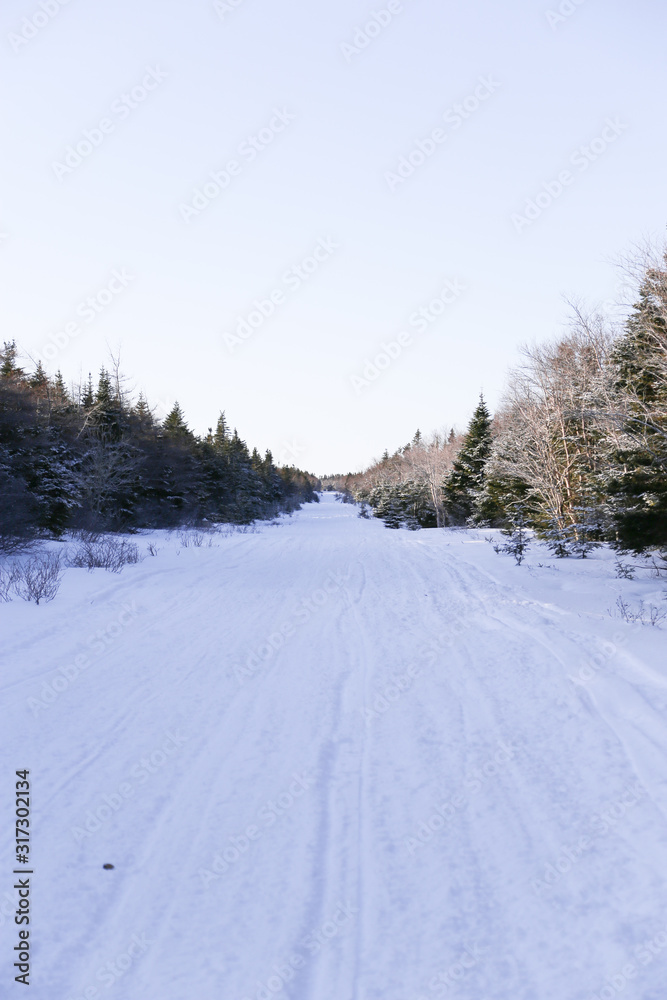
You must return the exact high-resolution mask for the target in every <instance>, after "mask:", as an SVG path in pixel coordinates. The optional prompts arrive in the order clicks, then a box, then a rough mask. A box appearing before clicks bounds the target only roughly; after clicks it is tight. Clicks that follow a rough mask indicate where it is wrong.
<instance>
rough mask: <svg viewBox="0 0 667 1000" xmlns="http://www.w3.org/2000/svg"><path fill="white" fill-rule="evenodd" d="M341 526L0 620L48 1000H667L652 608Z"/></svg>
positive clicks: (501, 563) (282, 531) (295, 521)
mask: <svg viewBox="0 0 667 1000" xmlns="http://www.w3.org/2000/svg"><path fill="white" fill-rule="evenodd" d="M356 514H357V510H356V508H355V507H354V506H351V505H345V504H340V503H336V502H335V501H334V499H333V496H332V495H330V494H324V495H323V496H322V502H321V503H319V504H309V505H307V506H305V507H304V508H303V509H302V510H301V511H300V512H299V513H297V514H295V515H294V516H293V517H291V518H286V517H285V518H282V519H281V522H280V524H279V525H264V526H260V527H259V528H258V530H257V531H256V532H253V533H247V534H238V533H237V534H233V535H230V536H228V537H223V536H216V538H215V543H214V545H213V546H212V547H205V546H204V547H200V548H197V547H184V546H183V544H182V542H181V541H179V537H178V535H177V534H172V535H168V534H167V533H164V532H162V533H160V532H157V533H154V534H152V535H150V536H141V537H140V538H139V539H138V543H139V547H140V549H141V550H142V551H145V550H146V548H147V545H148V542H149V541H151V542H153V543H154V544H155V545H156V546H157V549H158V551H157V554H156V555H155V556H151V555H146V558H145V559H144V560H143V561H142V562H140V563H139V564H137V565H133V566H126V567H125V569H124V570H123V572H122V573H121V574H119V575H114V574H111V573H107V572H105V571H103V570H95V571H93V572H91V573H88V572H86V571H85V570H83V569H68V570H67V571H66V573H65V576H64V579H63V584H62V587H61V590H60V593H59V594H58V596H57V597H56V599H55V600H54V601H53V602H51V603H49V604H45V605H40V606H39V607H36V606H35V605H34V604H28V603H24V602H22V601H18V600H16V601H13V602H12V603H10V604H2V605H0V629H1V632H2V658H3V661H4V663H3V668H2V678H1V681H0V684H1V689H2V701H3V705H4V709H5V718H6V719H7V730H6V731H5V734H4V738H3V740H2V762H3V769H2V773H3V775H4V779H3V781H4V784H3V788H2V793H1V794H2V801H3V815H4V816H5V829H10V832H11V822H12V817H11V815H10V808H12V807H13V798H12V796H13V781H14V778H13V775H14V772H15V771H16V769H18V768H29V769H30V771H31V780H32V786H33V793H32V798H33V802H32V808H33V822H34V828H33V831H32V832H33V842H34V854H33V856H32V862H33V866H34V875H33V876H32V878H33V924H32V925H31V926H32V933H31V943H32V946H33V948H34V954H33V956H32V976H33V985H32V989H31V991H30V996H31V998H32V1000H82V998H87V1000H93V998H98V997H99V998H106V997H109V998H110V1000H195V998H196V1000H267V998H269V997H271V998H277V1000H282V998H290V1000H418V998H423V1000H431V998H434V1000H435V998H439V997H443V996H447V997H450V996H451V997H456V998H459V1000H591V998H600V1000H602V998H610V997H614V996H616V995H619V994H620V995H622V996H623V998H624V1000H664V997H665V982H667V658H666V657H665V636H666V634H667V632H666V630H665V628H651V627H646V626H642V625H639V624H628V623H626V622H625V621H623V620H622V619H621V618H620V617H613V616H612V615H610V614H609V611H608V609H612V611H614V608H615V606H616V600H617V597H618V596H619V595H623V597H624V599H625V600H626V601H628V602H629V604H630V606H633V607H636V606H637V604H638V601H639V600H640V598H641V599H643V600H644V601H645V603H646V605H647V606H648V605H649V604H651V603H652V604H653V605H655V606H662V607H663V608H664V607H666V605H665V604H664V602H663V600H662V593H661V591H662V589H664V583H663V584H662V586H661V583H660V581H658V580H655V579H651V578H650V577H649V576H648V574H646V573H643V574H641V577H642V578H641V579H639V578H638V579H637V580H625V579H617V578H616V576H615V573H614V567H613V563H614V558H613V556H612V555H611V554H610V553H609V552H608V551H598V552H596V553H594V554H593V555H592V556H591V558H589V559H587V560H585V561H574V560H555V559H554V558H553V557H552V556H550V555H549V553H548V552H547V551H545V550H544V549H543V548H541V547H536V546H534V547H533V548H532V549H531V551H530V554H529V557H528V559H527V561H526V563H525V564H524V565H523V566H521V567H518V566H516V565H515V564H514V562H513V560H512V559H511V558H510V557H508V556H498V555H496V554H495V553H494V552H493V549H492V547H491V546H490V545H488V544H486V542H485V541H484V535H485V534H489V532H483V531H479V532H476V531H469V532H465V531H448V530H425V531H416V532H409V531H405V530H401V531H390V530H387V529H385V528H384V527H383V525H382V524H381V523H380V522H379V521H375V520H363V519H360V518H358V517H357V516H356ZM50 544H52V546H55V545H56V544H57V543H50ZM538 563H542V566H541V567H540V568H538ZM4 844H5V847H4V848H3V867H2V871H3V885H4V887H3V889H2V893H0V895H1V902H2V905H1V909H0V914H1V915H0V922H1V923H2V938H3V941H4V942H5V943H4V945H3V948H2V956H1V958H2V962H3V974H4V979H5V980H6V981H8V982H10V983H11V985H12V989H11V990H10V991H9V992H8V994H7V995H10V994H11V995H12V996H14V995H17V996H22V995H23V994H22V987H21V985H20V984H14V983H13V975H14V974H13V973H12V971H11V968H10V966H11V963H12V961H13V959H12V958H10V957H9V956H10V954H11V949H12V947H13V946H14V944H15V943H16V928H15V926H14V923H13V913H14V910H15V907H16V892H15V890H13V889H12V881H11V879H12V878H13V877H14V876H12V875H11V871H12V869H13V867H14V860H13V856H12V853H11V852H10V850H9V848H7V846H6V845H7V839H6V838H5V839H4ZM10 846H11V847H13V843H12V844H11V845H10ZM105 864H111V865H113V866H114V868H113V869H109V870H105V869H104V868H103V865H105Z"/></svg>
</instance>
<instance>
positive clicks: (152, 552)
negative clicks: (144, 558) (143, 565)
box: [148, 542, 160, 556]
mask: <svg viewBox="0 0 667 1000" xmlns="http://www.w3.org/2000/svg"><path fill="white" fill-rule="evenodd" d="M159 551H160V550H159V548H158V547H157V545H156V544H155V543H154V542H149V543H148V554H149V556H156V555H157V554H158V552H159Z"/></svg>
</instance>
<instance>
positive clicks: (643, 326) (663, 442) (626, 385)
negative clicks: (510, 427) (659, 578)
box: [600, 257, 667, 552]
mask: <svg viewBox="0 0 667 1000" xmlns="http://www.w3.org/2000/svg"><path fill="white" fill-rule="evenodd" d="M666 354H667V257H666V258H665V270H656V269H654V270H650V271H649V272H647V276H646V279H645V281H644V283H643V285H642V287H641V289H640V296H639V300H638V302H637V303H636V305H635V306H634V309H633V312H632V314H631V315H630V317H629V318H628V321H627V324H626V330H625V333H624V334H623V336H622V337H621V338H620V340H619V341H618V342H617V344H616V346H615V348H614V350H613V351H612V355H611V368H612V378H613V387H614V389H615V390H616V392H617V394H618V398H619V401H620V410H621V413H622V430H623V431H624V437H623V440H622V442H621V446H620V447H619V448H617V449H616V450H615V451H614V452H613V453H612V455H611V463H610V468H609V469H608V470H607V471H606V472H605V473H603V474H602V475H601V476H600V483H601V488H602V489H603V491H604V492H605V493H606V494H607V496H608V497H609V509H610V513H611V519H612V532H611V537H612V541H614V542H616V544H617V545H618V546H619V547H620V548H623V549H631V550H633V551H636V552H641V551H643V550H644V549H646V548H649V547H651V546H661V547H665V546H667V417H666V416H665V414H667V382H666V380H665V361H664V359H665V355H666Z"/></svg>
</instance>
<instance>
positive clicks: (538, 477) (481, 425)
mask: <svg viewBox="0 0 667 1000" xmlns="http://www.w3.org/2000/svg"><path fill="white" fill-rule="evenodd" d="M625 266H626V269H627V270H629V272H630V273H631V276H632V277H633V278H634V281H635V287H636V288H637V289H638V292H637V295H636V301H635V302H634V303H632V304H631V305H630V307H629V308H628V309H627V310H626V315H625V317H624V319H623V321H622V322H620V323H619V322H618V321H616V322H614V321H613V319H612V318H610V316H608V315H605V314H604V313H600V312H588V311H586V310H585V309H584V308H583V307H582V306H581V305H576V304H575V305H573V306H572V308H571V314H570V322H569V325H568V327H567V330H566V332H565V333H564V335H563V336H561V337H559V338H558V339H556V340H554V341H552V342H547V343H544V342H542V343H540V344H538V345H537V346H527V347H524V348H523V349H522V357H521V363H520V364H519V365H517V366H516V367H515V368H514V369H513V370H511V371H510V374H509V377H508V379H507V384H506V387H505V392H504V395H503V398H502V401H501V404H500V406H499V407H498V410H497V412H496V413H495V414H493V415H492V414H491V413H490V411H489V409H488V407H487V405H486V403H485V401H484V399H483V397H480V399H479V402H478V404H477V407H476V409H475V411H474V413H473V416H472V419H471V420H470V423H469V426H468V428H467V431H466V432H465V433H464V434H461V433H457V432H456V431H455V430H454V429H451V430H450V431H449V432H444V433H442V432H441V433H434V434H432V435H430V436H429V437H425V436H423V435H422V434H421V432H420V431H417V432H416V434H415V435H414V437H413V438H412V440H411V441H410V442H409V443H407V444H406V445H404V446H403V447H401V448H399V449H398V450H397V451H395V452H394V454H392V455H390V454H389V453H388V452H386V451H385V453H384V455H383V456H382V458H381V459H380V460H379V461H376V462H374V463H373V464H372V465H371V466H370V467H369V468H368V469H366V470H365V471H364V472H362V473H358V474H348V475H345V476H327V477H324V479H323V484H324V487H325V488H336V489H340V490H342V491H344V492H345V495H346V498H347V499H349V500H353V501H355V502H357V503H359V504H361V508H362V510H361V512H362V514H364V515H365V516H368V515H373V516H375V517H378V518H381V519H382V520H383V521H384V523H385V524H386V526H387V527H389V528H399V527H407V528H413V529H418V528H425V527H436V526H437V527H440V526H445V527H446V526H456V525H459V526H475V527H487V526H488V527H497V528H501V529H503V530H504V531H505V532H506V533H509V534H512V533H513V532H515V531H519V532H523V531H524V530H525V529H532V530H533V531H534V532H535V533H536V534H537V536H538V537H539V538H542V539H544V540H546V541H547V542H548V544H549V546H550V547H551V548H552V550H553V551H554V553H555V554H556V555H558V556H564V555H569V554H578V555H580V556H585V554H586V552H587V551H589V550H590V548H591V547H593V546H595V545H597V544H600V543H601V542H604V541H606V542H609V543H611V544H612V546H614V547H616V548H617V549H619V550H624V551H632V552H638V553H639V552H644V551H647V550H649V549H655V548H657V549H660V548H663V549H664V548H665V547H667V253H665V252H664V251H661V252H660V253H655V252H651V251H650V250H648V249H644V250H643V251H642V252H641V253H639V252H637V253H635V254H634V255H633V257H632V258H631V259H628V261H626V264H625Z"/></svg>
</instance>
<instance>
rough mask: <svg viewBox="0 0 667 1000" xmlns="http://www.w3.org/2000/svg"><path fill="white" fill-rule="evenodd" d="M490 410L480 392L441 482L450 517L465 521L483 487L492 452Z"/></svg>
mask: <svg viewBox="0 0 667 1000" xmlns="http://www.w3.org/2000/svg"><path fill="white" fill-rule="evenodd" d="M491 423H492V420H491V414H490V413H489V410H488V408H487V405H486V403H485V402H484V398H483V396H481V395H480V397H479V403H478V404H477V408H476V410H475V412H474V414H473V416H472V419H471V421H470V424H469V425H468V430H467V432H466V435H465V437H464V439H463V444H462V445H461V448H460V450H459V453H458V455H457V456H456V458H455V459H454V462H453V464H452V468H451V471H450V472H449V474H448V475H447V476H446V478H445V481H444V483H443V489H442V494H443V504H444V507H445V509H446V510H447V512H448V513H449V515H450V516H451V517H453V518H454V519H455V520H457V521H458V522H459V523H461V524H467V523H468V522H469V521H470V520H471V518H472V517H473V515H474V514H475V510H476V504H477V502H478V498H479V497H480V495H481V493H482V490H483V488H484V478H485V477H484V467H485V465H486V462H487V461H488V458H489V456H490V454H491V445H492V436H491Z"/></svg>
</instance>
